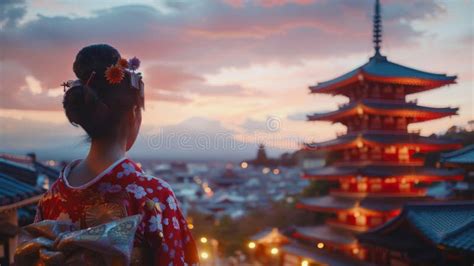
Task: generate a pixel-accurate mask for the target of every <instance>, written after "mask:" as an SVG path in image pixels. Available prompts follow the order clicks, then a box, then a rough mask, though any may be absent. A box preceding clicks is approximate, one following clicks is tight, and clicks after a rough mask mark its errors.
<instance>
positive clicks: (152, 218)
mask: <svg viewBox="0 0 474 266" xmlns="http://www.w3.org/2000/svg"><path fill="white" fill-rule="evenodd" d="M158 182H159V184H158V186H157V187H158V190H157V191H156V193H153V194H152V195H149V196H152V197H151V201H150V200H148V203H147V204H146V205H148V207H147V208H145V216H144V222H145V223H146V226H145V238H146V240H147V242H148V243H149V244H150V246H151V247H152V249H153V250H154V255H155V256H154V261H155V265H197V264H198V263H199V258H198V253H197V249H196V245H195V242H194V239H193V237H192V235H191V232H190V231H189V229H188V227H187V222H186V220H185V218H184V216H183V214H182V212H181V210H180V208H179V206H178V201H177V199H176V197H175V195H174V193H173V191H172V190H171V188H170V187H169V185H168V184H167V183H165V182H164V181H162V180H160V181H158ZM152 205H153V208H151V206H152Z"/></svg>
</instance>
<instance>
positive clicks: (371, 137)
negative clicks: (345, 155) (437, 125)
mask: <svg viewBox="0 0 474 266" xmlns="http://www.w3.org/2000/svg"><path fill="white" fill-rule="evenodd" d="M364 145H367V146H392V145H394V146H400V145H417V146H419V147H420V148H421V149H422V150H423V149H424V150H441V149H443V150H449V149H457V148H459V147H460V144H459V143H458V142H456V141H453V140H450V139H446V138H436V137H423V136H420V135H418V134H374V133H365V134H347V135H343V136H340V137H337V138H336V139H332V140H329V141H324V142H318V143H307V144H305V148H306V149H309V150H323V149H324V150H341V149H348V148H353V147H362V146H364Z"/></svg>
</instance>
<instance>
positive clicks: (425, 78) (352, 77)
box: [310, 53, 457, 94]
mask: <svg viewBox="0 0 474 266" xmlns="http://www.w3.org/2000/svg"><path fill="white" fill-rule="evenodd" d="M456 78H457V77H456V76H447V75H445V74H436V73H430V72H425V71H421V70H417V69H414V68H410V67H406V66H403V65H400V64H397V63H394V62H391V61H389V60H388V59H387V58H386V57H385V56H382V55H381V54H379V53H376V54H375V55H374V56H373V57H371V58H370V60H369V61H368V62H367V63H365V64H364V65H362V66H360V67H358V68H356V69H354V70H352V71H350V72H347V73H346V74H343V75H341V76H339V77H337V78H334V79H331V80H328V81H324V82H320V83H318V84H317V85H315V86H311V87H310V90H311V92H312V93H331V94H334V90H335V89H338V88H342V87H344V86H347V85H350V84H353V83H356V82H360V81H363V80H367V81H373V82H380V83H389V84H399V85H407V86H415V87H414V88H412V89H411V90H412V91H410V92H409V93H415V92H420V91H423V90H426V89H431V88H436V87H440V86H443V85H447V84H453V83H455V81H456ZM416 87H418V88H416Z"/></svg>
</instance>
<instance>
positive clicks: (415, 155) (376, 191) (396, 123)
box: [290, 0, 463, 265]
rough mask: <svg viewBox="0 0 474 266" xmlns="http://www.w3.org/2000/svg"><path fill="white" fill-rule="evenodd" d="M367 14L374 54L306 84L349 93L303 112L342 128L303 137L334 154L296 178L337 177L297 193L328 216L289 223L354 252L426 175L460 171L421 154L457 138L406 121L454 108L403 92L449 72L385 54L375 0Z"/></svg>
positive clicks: (318, 242)
mask: <svg viewBox="0 0 474 266" xmlns="http://www.w3.org/2000/svg"><path fill="white" fill-rule="evenodd" d="M373 19H374V20H373V42H374V44H375V46H374V48H375V54H374V55H373V56H372V57H371V58H370V59H369V61H368V62H367V63H366V64H364V65H362V66H360V67H358V68H356V69H354V70H352V71H350V72H348V73H346V74H344V75H342V76H339V77H337V78H335V79H332V80H329V81H325V82H321V83H318V84H317V85H315V86H311V87H310V88H309V89H310V90H311V93H325V94H331V95H343V96H346V97H347V98H349V102H348V103H347V104H344V105H342V106H340V107H339V109H338V110H336V111H332V112H328V113H316V114H312V115H308V120H309V121H330V122H332V123H341V124H343V125H345V126H346V127H347V133H346V134H345V135H341V136H338V137H337V138H336V139H333V140H330V141H325V142H320V143H311V144H305V149H308V150H321V151H326V152H328V154H331V156H332V157H333V158H335V162H333V163H332V164H331V165H329V166H326V167H324V168H320V169H316V170H312V171H307V172H305V173H304V178H307V179H310V180H315V181H321V180H329V181H333V182H337V183H338V188H337V189H333V190H332V191H330V193H329V195H327V196H323V197H318V198H305V199H302V200H301V201H300V202H299V203H298V205H297V206H298V207H299V208H304V209H307V210H310V211H314V212H324V213H330V214H332V215H331V217H332V218H329V219H328V220H326V223H325V224H324V225H317V226H310V227H297V228H296V229H295V231H294V233H293V236H294V237H295V238H297V239H299V241H300V242H305V243H306V244H311V247H312V248H313V249H314V250H318V249H320V250H318V252H319V251H323V250H326V251H331V252H338V253H342V254H346V255H349V256H354V257H357V258H359V259H364V258H365V257H366V253H367V251H366V250H365V249H364V248H363V247H362V246H360V245H359V243H358V241H357V239H356V237H355V236H356V235H357V234H358V233H362V232H365V231H367V230H368V229H371V228H373V227H376V226H379V225H382V224H384V223H385V222H387V221H388V220H389V219H391V218H393V217H394V216H396V215H397V214H399V212H400V209H401V207H402V206H403V204H404V203H405V202H407V201H413V200H417V201H418V200H420V199H423V198H424V199H426V198H427V195H426V192H427V188H426V187H427V186H428V185H429V184H431V183H432V182H439V181H445V180H460V179H462V178H463V177H462V174H460V173H459V172H458V171H449V170H446V169H437V168H428V167H425V166H424V159H423V155H424V154H426V153H429V152H436V151H441V150H453V149H457V148H459V147H460V145H459V144H458V143H455V142H453V141H450V140H446V139H441V138H437V137H424V136H421V135H420V134H419V132H418V133H416V132H409V131H408V129H407V126H408V125H409V124H411V123H417V122H424V121H429V120H433V119H438V118H442V117H446V116H452V115H456V114H457V110H458V108H449V107H446V108H435V107H427V106H421V105H418V104H417V102H416V101H407V100H406V96H407V95H409V94H412V93H418V92H422V91H427V90H431V89H435V88H438V87H441V86H444V85H449V84H454V83H455V82H456V76H447V75H444V74H434V73H428V72H424V71H420V70H416V69H413V68H409V67H406V66H402V65H399V64H396V63H393V62H391V61H389V60H388V59H387V57H386V56H383V55H382V54H381V53H380V48H381V42H382V25H381V17H380V3H379V0H376V2H375V15H374V17H373ZM290 255H291V254H290ZM295 255H297V254H295ZM302 263H303V262H302ZM304 264H306V265H308V264H307V263H304Z"/></svg>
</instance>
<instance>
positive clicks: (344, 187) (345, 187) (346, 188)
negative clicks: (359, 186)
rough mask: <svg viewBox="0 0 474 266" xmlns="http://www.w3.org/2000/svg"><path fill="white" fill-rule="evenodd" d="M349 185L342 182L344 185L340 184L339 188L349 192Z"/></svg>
mask: <svg viewBox="0 0 474 266" xmlns="http://www.w3.org/2000/svg"><path fill="white" fill-rule="evenodd" d="M349 186H350V185H349V183H347V182H344V183H341V188H342V190H349Z"/></svg>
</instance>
